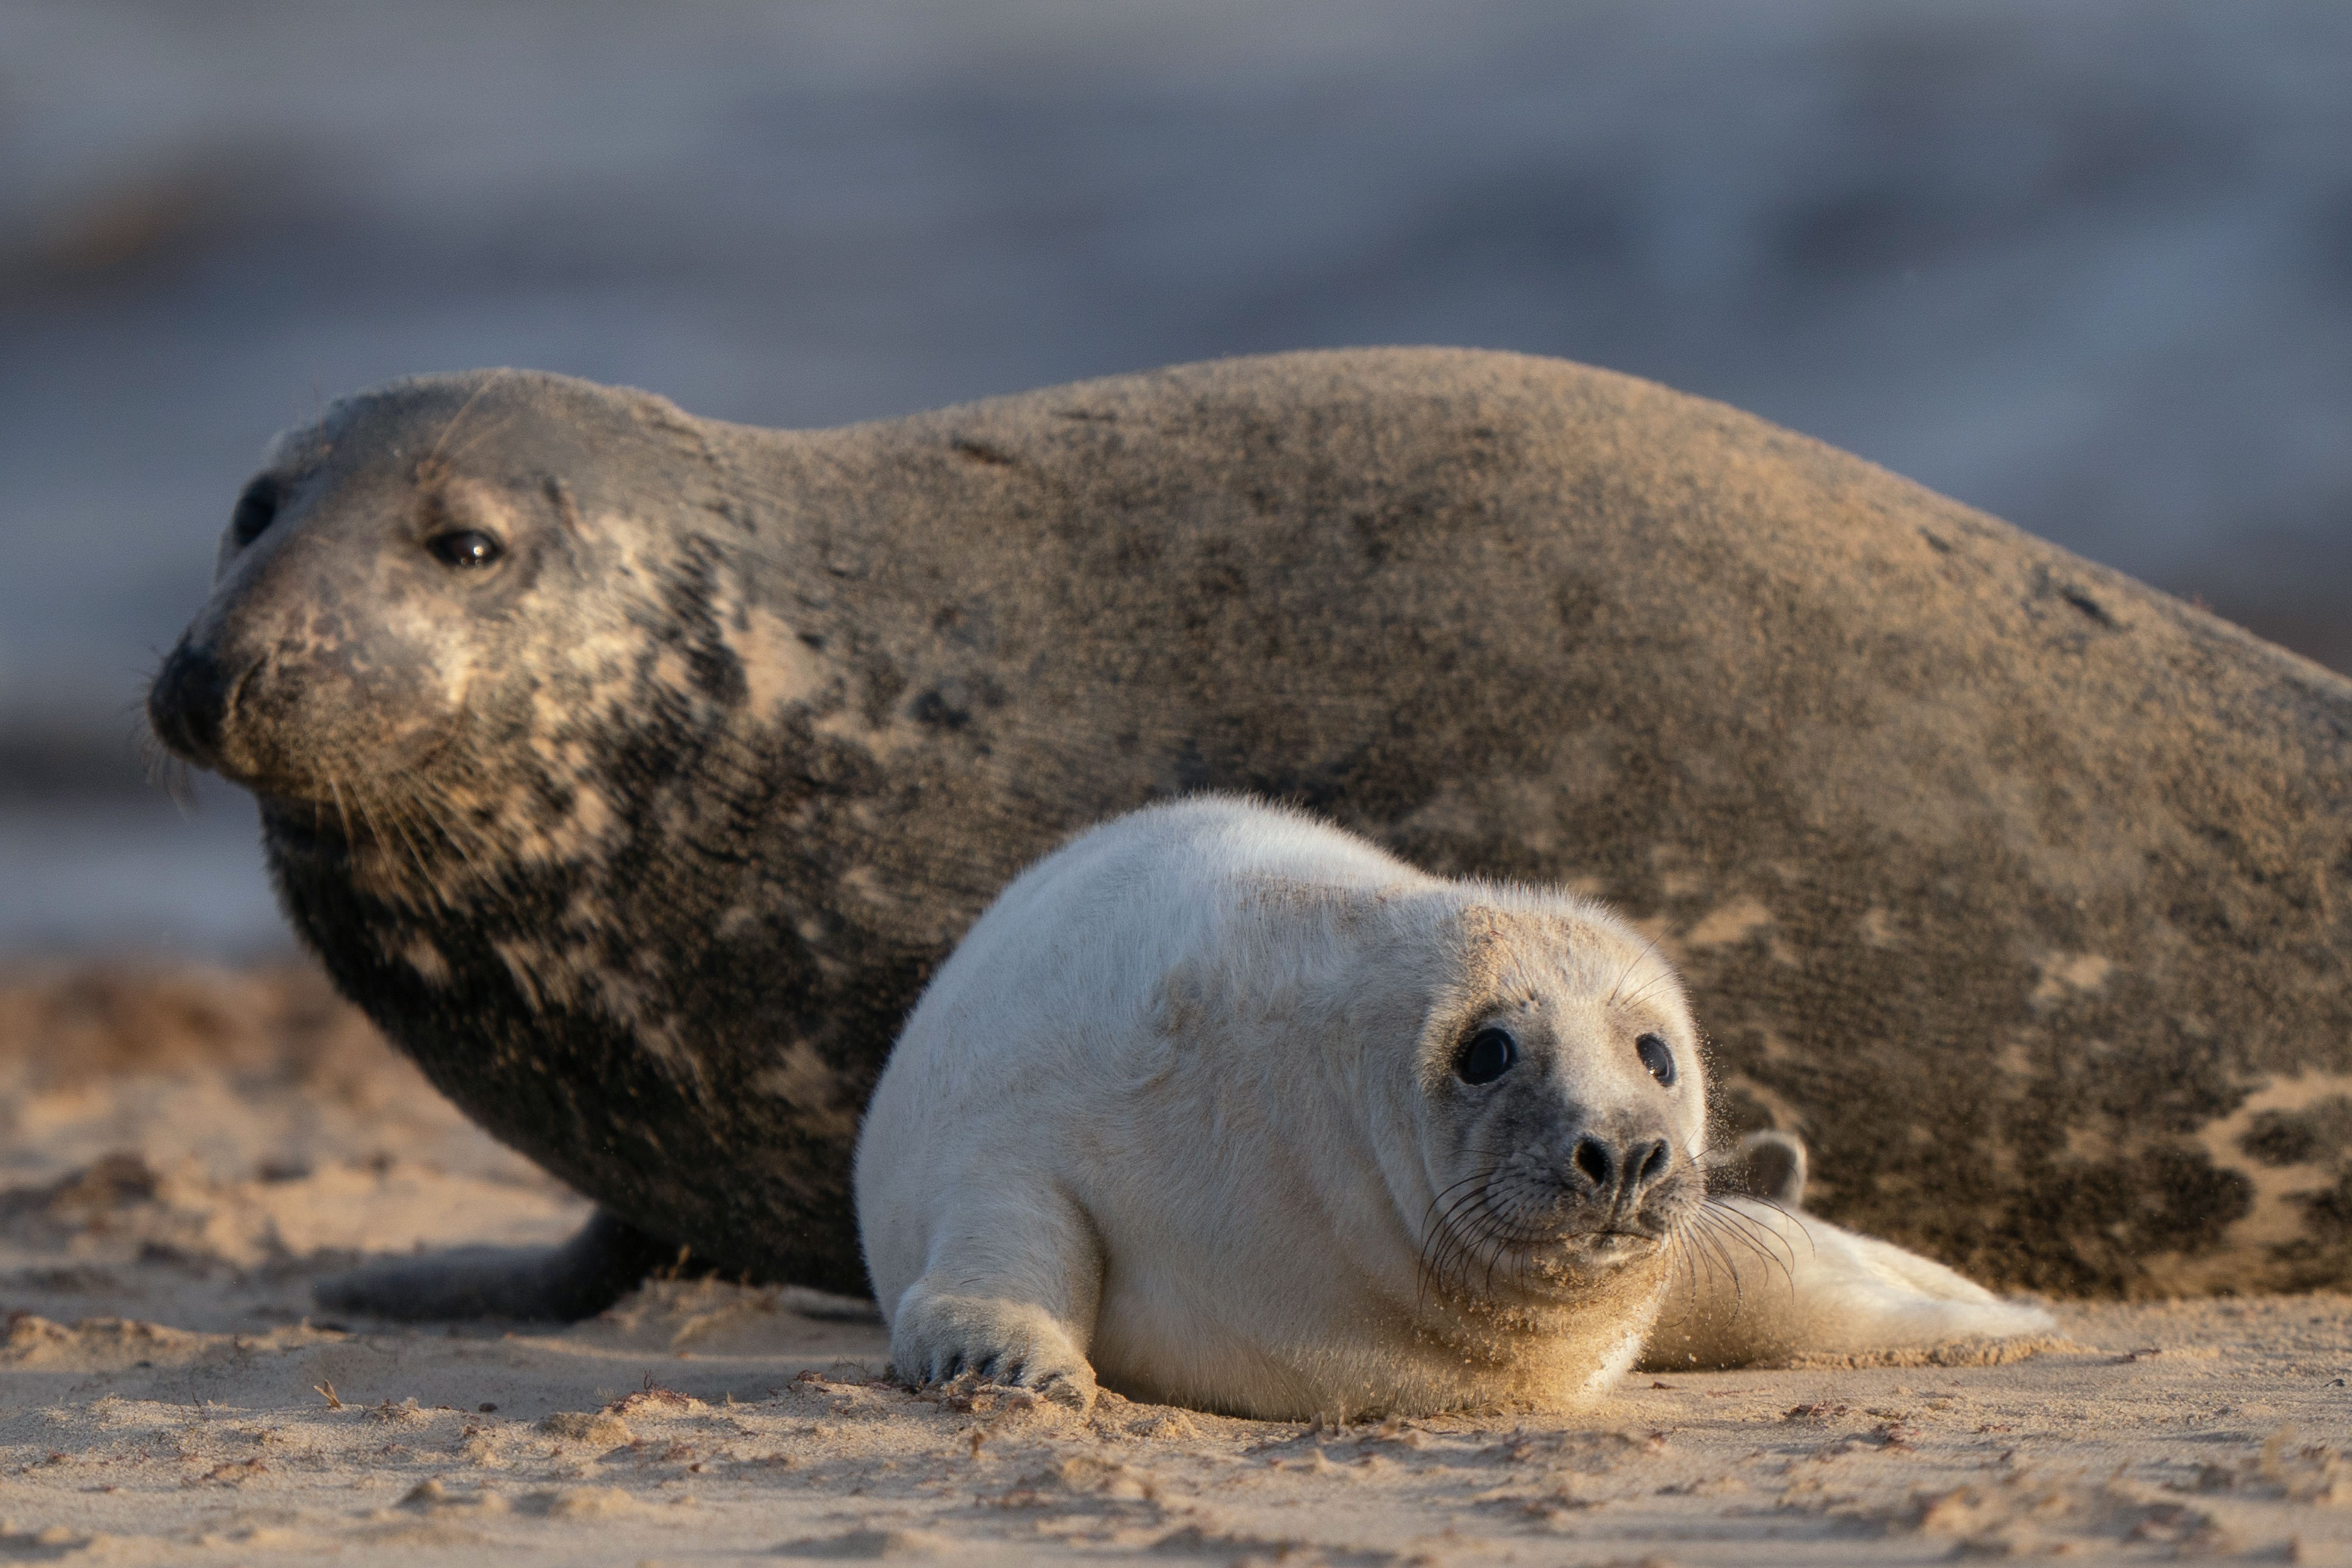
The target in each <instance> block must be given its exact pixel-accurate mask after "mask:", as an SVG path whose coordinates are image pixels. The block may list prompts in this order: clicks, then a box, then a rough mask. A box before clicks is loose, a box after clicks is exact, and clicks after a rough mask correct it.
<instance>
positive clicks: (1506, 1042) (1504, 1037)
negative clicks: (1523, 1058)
mask: <svg viewBox="0 0 2352 1568" xmlns="http://www.w3.org/2000/svg"><path fill="white" fill-rule="evenodd" d="M1518 1059H1519V1042H1518V1041H1517V1040H1515V1039H1513V1038H1511V1037H1510V1036H1509V1035H1508V1034H1507V1033H1506V1032H1504V1031H1503V1030H1501V1029H1481V1030H1479V1031H1478V1032H1477V1033H1476V1034H1475V1035H1473V1036H1471V1037H1469V1039H1467V1040H1465V1041H1464V1042H1463V1046H1462V1054H1461V1055H1460V1056H1458V1057H1456V1058H1454V1077H1456V1078H1458V1079H1461V1080H1462V1081H1463V1082H1464V1083H1492V1082H1494V1081H1495V1080H1496V1079H1498V1078H1500V1077H1502V1076H1503V1075H1504V1074H1505V1073H1507V1072H1508V1071H1510V1070H1511V1064H1512V1063H1513V1062H1515V1061H1517V1060H1518Z"/></svg>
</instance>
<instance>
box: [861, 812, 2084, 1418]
mask: <svg viewBox="0 0 2352 1568" xmlns="http://www.w3.org/2000/svg"><path fill="white" fill-rule="evenodd" d="M1706 1123H1707V1116H1706V1067H1705V1063H1704V1061H1703V1060H1702V1058H1701V1056H1700V1052H1699V1043H1698V1031H1697V1029H1696V1027H1695V1026H1693V1024H1692V1022H1691V1015H1690V1009H1689V1006H1688V1005H1687V1004H1686V1002H1685V998H1684V996H1683V991H1682V986H1681V985H1680V984H1679V983H1678V982H1677V980H1676V978H1675V973H1674V971H1673V970H1672V969H1671V968H1669V967H1668V966H1667V964H1666V963H1665V961H1664V959H1662V958H1661V957H1659V956H1658V953H1657V952H1656V949H1655V947H1654V944H1653V943H1651V942H1648V941H1646V940H1645V939H1644V938H1643V936H1642V935H1641V934H1640V933H1639V932H1638V931H1634V930H1633V928H1632V927H1630V926H1627V925H1625V924H1624V923H1623V922H1622V921H1619V920H1617V919H1616V918H1614V917H1613V916H1612V915H1611V914H1609V913H1608V912H1607V911H1606V910H1603V909H1601V907H1600V906H1598V905H1596V904H1593V903H1591V901H1590V900H1583V899H1578V898H1574V897H1571V896H1568V895H1565V894H1560V893H1557V892H1550V891H1545V890H1541V889H1527V888H1513V887H1503V886H1497V885H1494V884H1487V883H1475V882H1448V881H1441V880H1439V879H1436V878H1433V877H1428V876H1423V875H1422V874H1421V873H1419V872H1416V871H1414V870H1413V869H1412V868H1410V867H1408V866H1406V865H1404V864H1402V862H1400V861H1398V860H1395V859H1393V858H1391V857H1389V856H1387V855H1384V854H1382V853H1381V851H1380V850H1378V849H1376V848H1374V847H1372V846H1370V845H1369V844H1366V843H1365V842H1363V841H1362V840H1361V839H1359V838H1355V837H1350V836H1349V835H1347V834H1344V833H1340V832H1339V831H1337V830H1335V829H1333V828H1331V827H1328V826H1324V825H1322V824H1319V823H1317V822H1314V821H1312V820H1310V819H1308V818H1306V817H1304V816H1298V815H1297V814H1293V813H1288V812H1280V811H1274V810H1269V809H1267V808H1265V807H1264V806H1262V805H1253V804H1251V803H1248V802H1245V801H1239V800H1233V799H1217V798H1212V799H1207V800H1200V801H1191V802H1185V803H1182V804H1180V805H1165V806H1159V807H1155V808H1153V809H1150V810H1148V811H1144V812H1139V813H1137V814H1135V815H1133V816H1126V817H1122V818H1120V819H1119V820H1118V821H1116V822H1114V823H1111V824H1109V825H1108V826H1103V827H1099V828H1097V829H1095V830H1094V831H1092V832H1090V833H1087V834H1085V835H1083V836H1081V837H1079V838H1078V839H1077V840H1076V842H1075V843H1073V844H1071V845H1070V846H1069V847H1066V848H1064V849H1062V850H1059V851H1057V852H1056V853H1055V854H1054V855H1052V856H1049V857H1047V858H1046V859H1045V860H1044V861H1043V862H1042V863H1040V864H1039V865H1037V866H1036V867H1034V868H1031V869H1030V870H1029V871H1027V872H1024V874H1023V875H1022V876H1021V877H1020V878H1019V879H1016V880H1015V881H1014V882H1013V885H1012V886H1011V887H1010V888H1008V889H1005V892H1004V896H1003V898H1002V899H1000V900H998V901H997V902H996V903H995V904H994V905H992V906H991V908H990V909H989V910H988V911H987V912H986V913H985V914H983V915H982V917H981V919H980V921H979V922H978V923H977V924H976V925H974V926H973V927H972V930H971V934H970V935H969V936H967V937H966V938H965V939H964V941H963V943H962V945H961V946H960V947H958V948H957V949H956V952H955V954H954V956H953V957H951V958H950V959H949V960H948V962H947V963H946V965H945V966H944V967H943V968H942V969H941V970H940V974H939V977H938V979H936V980H935V981H933V982H932V984H931V986H930V988H929V990H928V991H926V992H925V993H924V994H923V1000H922V1002H921V1004H920V1005H919V1006H917V1007H916V1009H915V1011H914V1015H913V1016H911V1017H910V1018H909V1019H908V1023H907V1028H906V1032H905V1033H904V1034H903V1035H902V1036H901V1037H899V1040H898V1047H897V1049H896V1050H895V1051H894V1052H893V1053H892V1054H891V1058H890V1065H889V1067H888V1068H887V1069H886V1070H885V1071H884V1073H883V1075H882V1080H881V1082H880V1083H879V1084H878V1085H877V1087H876V1089H875V1092H874V1103H873V1106H872V1108H871V1109H870V1110H868V1112H867V1113H866V1127H865V1132H864V1135H863V1137H862V1138H861V1140H860V1141H859V1143H858V1150H857V1213H858V1222H859V1226H860V1227H861V1229H862V1231H863V1233H864V1237H865V1244H866V1267H867V1268H868V1269H869V1271H870V1272H871V1274H872V1276H873V1280H874V1287H875V1293H876V1296H877V1299H878V1300H880V1301H881V1303H882V1308H883V1311H884V1313H885V1314H886V1315H887V1318H888V1319H889V1321H890V1330H891V1333H890V1354H891V1360H892V1362H893V1363H894V1364H895V1366H896V1367H897V1369H898V1374H899V1375H900V1376H901V1377H903V1378H906V1379H908V1381H910V1382H915V1383H926V1382H934V1381H938V1380H941V1379H945V1378H950V1377H955V1376H958V1375H963V1374H967V1373H969V1374H971V1375H974V1376H977V1377H980V1378H984V1379H988V1380H992V1381H999V1382H1004V1383H1011V1384H1026V1385H1030V1386H1033V1387H1036V1388H1038V1389H1040V1390H1042V1391H1044V1392H1045V1393H1046V1394H1049V1395H1055V1396H1059V1397H1062V1398H1065V1399H1068V1400H1070V1401H1072V1402H1073V1403H1077V1404H1084V1403H1085V1402H1086V1401H1087V1399H1088V1398H1089V1397H1090V1396H1091V1394H1092V1391H1093V1389H1094V1387H1095V1384H1096V1380H1097V1378H1099V1379H1100V1380H1101V1382H1102V1383H1104V1384H1108V1385H1109V1386H1111V1387H1113V1388H1116V1389H1118V1390H1119V1391H1120V1392H1122V1393H1125V1394H1129V1395H1131V1396H1134V1397H1138V1398H1146V1399H1151V1400H1156V1401H1162V1402H1172V1403H1176V1404H1182V1405H1202V1406H1206V1407H1209V1408H1212V1409H1217V1410H1223V1411H1227V1412H1230V1413H1233V1414H1235V1415H1255V1416H1260V1417H1265V1418H1271V1419H1304V1418H1306V1417H1307V1416H1310V1415H1338V1416H1340V1417H1342V1418H1344V1417H1346V1416H1349V1415H1361V1414H1365V1413H1370V1412H1388V1413H1397V1414H1420V1413H1425V1412H1429V1411H1435V1410H1450V1409H1459V1408H1463V1407H1465V1406H1493V1405H1554V1406H1557V1405H1578V1404H1582V1403H1587V1402H1589V1401H1591V1400H1592V1399H1594V1398H1597V1397H1598V1396H1599V1395H1600V1394H1602V1393H1603V1392H1604V1391H1605V1390H1606V1389H1607V1387H1608V1385H1609V1384H1611V1383H1612V1381H1614V1380H1615V1378H1616V1377H1617V1376H1618V1375H1619V1374H1620V1373H1623V1372H1624V1371H1626V1370H1627V1368H1629V1367H1630V1366H1631V1365H1632V1364H1633V1361H1634V1358H1635V1357H1636V1356H1637V1355H1638V1354H1639V1353H1640V1352H1641V1350H1642V1347H1643V1342H1644V1340H1645V1338H1647V1337H1649V1335H1650V1334H1651V1331H1652V1329H1653V1320H1654V1318H1655V1317H1656V1316H1657V1314H1658V1312H1659V1311H1660V1310H1661V1308H1662V1307H1663V1308H1664V1309H1665V1310H1667V1311H1668V1313H1669V1315H1670V1321H1669V1322H1668V1323H1667V1324H1666V1325H1665V1328H1664V1331H1663V1332H1662V1333H1661V1334H1660V1335H1659V1338H1658V1341H1657V1342H1655V1343H1654V1346H1653V1354H1654V1356H1655V1357H1656V1358H1657V1359H1658V1360H1659V1361H1661V1362H1662V1363H1667V1364H1688V1363H1690V1362H1692V1361H1704V1362H1705V1363H1707V1364H1711V1365H1719V1364H1726V1363H1732V1364H1737V1363H1742V1362H1746V1361H1749V1360H1752V1359H1755V1358H1756V1357H1758V1356H1759V1355H1760V1354H1772V1355H1786V1354H1790V1353H1792V1352H1795V1353H1802V1352H1833V1353H1845V1354H1855V1353H1866V1352H1881V1351H1891V1350H1898V1349H1905V1348H1913V1347H1918V1346H1924V1345H1932V1344H1934V1343H1936V1342H1938V1341H1943V1340H1949V1339H1956V1338H1960V1337H1963V1336H1969V1337H1974V1336H1983V1335H2007V1334H2016V1333H2028V1332H2033V1331H2044V1330H2047V1329H2049V1328H2050V1327H2051V1321H2050V1318H2049V1315H2048V1314H2047V1313H2044V1312H2041V1311H2037V1310H2032V1309H2030V1308H2021V1307H2013V1306H2007V1305H2004V1304H2002V1303H2000V1302H1997V1301H1995V1300H1992V1299H1991V1298H1990V1296H1989V1295H1987V1293H1986V1292H1985V1291H1983V1290H1982V1289H1979V1288H1977V1287H1976V1286H1973V1285H1971V1284H1969V1282H1968V1281H1967V1280H1965V1279H1961V1278H1960V1277H1959V1276H1958V1275H1956V1274H1953V1273H1952V1272H1951V1271H1950V1270H1948V1269H1946V1268H1941V1267H1939V1266H1937V1264H1934V1263H1931V1262H1929V1261H1928V1260H1927V1259H1926V1258H1915V1257H1911V1256H1910V1255H1908V1254H1906V1253H1903V1252H1901V1251H1899V1250H1897V1249H1895V1248H1894V1247H1886V1246H1885V1245H1884V1244H1882V1243H1876V1242H1873V1241H1871V1240H1869V1239H1868V1238H1866V1237H1856V1236H1851V1235H1848V1234H1845V1233H1843V1232H1841V1231H1839V1230H1838V1229H1837V1228H1836V1227H1834V1226H1829V1225H1826V1224H1823V1223H1822V1222H1820V1221H1811V1222H1809V1223H1807V1222H1799V1221H1797V1220H1795V1219H1794V1218H1793V1216H1791V1215H1789V1214H1787V1213H1785V1212H1783V1211H1782V1210H1781V1209H1779V1208H1776V1207H1774V1206H1771V1205H1768V1204H1760V1203H1756V1202H1753V1201H1748V1200H1742V1199H1739V1198H1729V1199H1725V1198H1720V1197H1717V1198H1712V1199H1710V1198H1709V1197H1708V1196H1707V1195H1706V1186H1707V1177H1706V1172H1705V1171H1704V1169H1703V1168H1702V1162H1703V1161H1704V1160H1705V1157H1706V1138H1707V1125H1706ZM1702 1325H1704V1326H1705V1327H1706V1329H1707V1330H1711V1331H1706V1332H1701V1331H1700V1328H1701V1326H1702Z"/></svg>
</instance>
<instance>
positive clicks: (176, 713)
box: [147, 642, 232, 768]
mask: <svg viewBox="0 0 2352 1568" xmlns="http://www.w3.org/2000/svg"><path fill="white" fill-rule="evenodd" d="M231 690H232V681H231V679H230V676H229V672H228V671H227V670H226V668H223V667H222V665H221V662H220V660H219V659H217V658H214V657H213V655H212V654H211V653H210V652H209V651H208V650H206V649H204V648H199V647H190V646H189V645H188V644H186V643H184V642H183V643H181V644H180V645H179V646H178V647H174V648H173V650H172V652H171V654H170V655H169V656H168V657H167V658H165V659H164V660H163V668H161V669H160V670H158V671H156V673H155V680H154V683H153V684H152V686H150V687H149V688H148V690H147V722H148V724H149V726H150V727H151V728H152V729H153V730H154V731H155V735H156V738H157V739H158V740H160V741H162V742H163V744H164V745H165V746H166V747H168V748H170V750H171V751H172V752H173V753H174V754H175V755H177V756H180V757H182V758H184V759H185V760H186V761H188V762H191V763H195V764H196V765H197V766H199V767H205V768H217V767H219V766H220V762H221V759H220V739H221V730H222V726H223V724H224V723H225V721H226V718H227V713H228V704H229V697H230V693H231Z"/></svg>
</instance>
